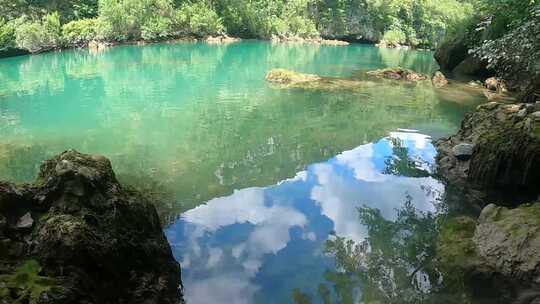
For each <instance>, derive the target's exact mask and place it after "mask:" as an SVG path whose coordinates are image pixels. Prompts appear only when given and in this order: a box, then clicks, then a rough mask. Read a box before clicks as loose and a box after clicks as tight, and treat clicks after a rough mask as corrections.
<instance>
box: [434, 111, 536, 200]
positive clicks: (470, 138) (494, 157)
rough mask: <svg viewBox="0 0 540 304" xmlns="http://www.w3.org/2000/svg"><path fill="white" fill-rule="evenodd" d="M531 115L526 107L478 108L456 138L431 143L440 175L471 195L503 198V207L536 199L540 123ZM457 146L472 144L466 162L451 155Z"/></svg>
mask: <svg viewBox="0 0 540 304" xmlns="http://www.w3.org/2000/svg"><path fill="white" fill-rule="evenodd" d="M539 107H540V105H539ZM523 109H526V112H525V115H524V112H523V111H522V110H523ZM534 110H535V105H527V104H503V103H497V102H491V103H487V104H484V105H481V106H479V107H478V109H477V110H476V111H475V112H474V113H472V114H469V115H467V116H466V117H465V119H464V120H463V122H462V124H461V129H460V130H459V132H458V133H457V134H456V135H454V136H451V137H449V138H443V139H441V140H439V141H437V142H436V143H435V145H436V147H437V148H438V151H439V154H438V156H437V163H438V171H439V173H440V174H441V175H442V176H443V177H445V178H446V179H447V180H448V181H449V182H451V183H454V184H457V185H458V186H460V187H462V188H463V189H472V190H475V191H476V190H478V191H480V192H479V193H476V194H475V196H478V195H481V196H484V194H485V195H488V196H489V197H492V198H494V199H495V198H496V199H500V196H501V195H503V196H504V199H505V200H507V202H508V201H513V200H515V201H519V200H520V199H525V200H527V199H535V198H536V197H537V196H538V195H539V194H540V187H538V185H540V122H539V121H537V120H535V118H534V114H533V113H534ZM462 143H470V144H472V145H474V148H473V150H472V154H471V155H470V159H469V160H466V161H463V159H462V160H459V159H458V158H459V155H456V154H455V153H454V152H455V151H454V147H456V146H457V145H459V144H462ZM464 191H465V190H464ZM477 198H478V199H480V203H481V204H483V200H482V199H481V197H477Z"/></svg>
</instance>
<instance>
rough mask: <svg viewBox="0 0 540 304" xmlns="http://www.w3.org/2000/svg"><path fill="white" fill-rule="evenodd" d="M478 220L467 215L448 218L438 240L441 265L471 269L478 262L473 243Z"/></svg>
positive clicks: (438, 255)
mask: <svg viewBox="0 0 540 304" xmlns="http://www.w3.org/2000/svg"><path fill="white" fill-rule="evenodd" d="M475 227H476V221H475V220H474V219H473V218H471V217H467V216H460V217H455V218H451V219H448V220H446V221H445V222H444V223H443V224H442V225H441V228H440V232H439V238H438V240H437V257H438V260H439V262H440V263H441V265H444V266H447V267H449V268H458V269H470V267H472V266H473V265H475V264H476V263H477V262H478V255H477V252H476V247H475V245H474V243H473V240H472V238H473V236H474V230H475Z"/></svg>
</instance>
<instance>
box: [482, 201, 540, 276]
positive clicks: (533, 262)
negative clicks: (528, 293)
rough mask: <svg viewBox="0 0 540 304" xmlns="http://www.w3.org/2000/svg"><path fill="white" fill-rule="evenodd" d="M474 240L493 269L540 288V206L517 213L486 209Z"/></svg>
mask: <svg viewBox="0 0 540 304" xmlns="http://www.w3.org/2000/svg"><path fill="white" fill-rule="evenodd" d="M473 240H474V243H475V244H476V246H477V248H478V253H479V255H480V256H481V257H482V258H483V259H484V260H485V261H486V262H487V263H488V264H489V265H490V266H491V267H493V268H495V269H497V270H498V271H499V272H501V273H502V274H503V275H505V276H508V277H513V278H517V279H519V280H522V281H526V282H535V283H536V284H538V285H539V286H540V203H535V204H525V205H521V206H519V207H518V208H514V209H509V208H505V207H500V206H496V205H493V204H491V205H488V206H486V207H485V208H484V209H483V210H482V213H481V214H480V217H479V218H478V226H477V227H476V231H475V233H474V238H473Z"/></svg>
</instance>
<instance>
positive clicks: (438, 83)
mask: <svg viewBox="0 0 540 304" xmlns="http://www.w3.org/2000/svg"><path fill="white" fill-rule="evenodd" d="M431 83H433V86H434V87H436V88H437V89H440V88H442V87H444V86H446V85H447V84H448V80H447V79H446V77H445V76H444V74H443V73H441V72H440V71H437V72H435V75H433V78H431Z"/></svg>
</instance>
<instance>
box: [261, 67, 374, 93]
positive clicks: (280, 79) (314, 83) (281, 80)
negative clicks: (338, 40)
mask: <svg viewBox="0 0 540 304" xmlns="http://www.w3.org/2000/svg"><path fill="white" fill-rule="evenodd" d="M266 81H268V82H270V83H274V84H277V85H279V87H280V88H299V89H306V90H322V91H333V90H356V89H359V88H362V87H365V86H366V85H370V84H371V83H370V82H367V81H361V80H356V79H346V78H334V77H322V76H319V75H314V74H303V73H298V72H294V71H290V70H286V69H273V70H270V71H269V72H268V73H267V74H266Z"/></svg>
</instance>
